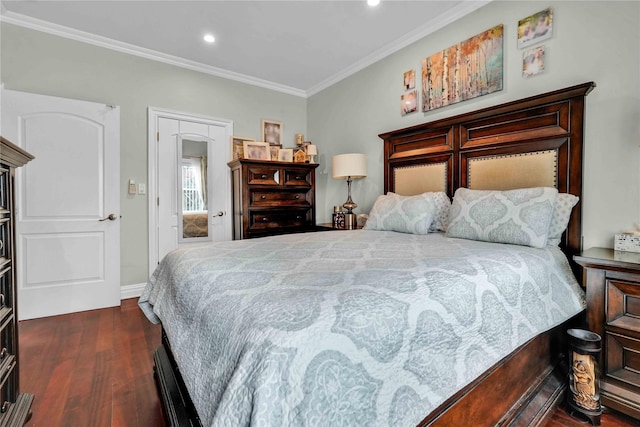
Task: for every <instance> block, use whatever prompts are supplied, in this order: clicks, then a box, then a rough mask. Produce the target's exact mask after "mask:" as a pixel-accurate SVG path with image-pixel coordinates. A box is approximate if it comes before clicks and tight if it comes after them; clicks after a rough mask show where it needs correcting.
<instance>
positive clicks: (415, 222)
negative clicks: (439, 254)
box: [364, 193, 435, 234]
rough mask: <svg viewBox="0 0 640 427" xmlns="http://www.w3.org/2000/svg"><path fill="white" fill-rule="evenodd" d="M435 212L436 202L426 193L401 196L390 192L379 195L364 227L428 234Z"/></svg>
mask: <svg viewBox="0 0 640 427" xmlns="http://www.w3.org/2000/svg"><path fill="white" fill-rule="evenodd" d="M434 213H435V204H434V202H433V200H432V199H431V198H430V197H427V196H426V195H425V194H420V195H417V196H400V195H398V194H395V193H388V194H386V195H382V196H378V198H377V199H376V201H375V203H374V204H373V207H372V208H371V212H369V219H367V223H366V224H365V226H364V229H365V230H387V231H398V232H400V233H411V234H427V233H428V232H429V227H430V226H431V222H432V221H433V216H434Z"/></svg>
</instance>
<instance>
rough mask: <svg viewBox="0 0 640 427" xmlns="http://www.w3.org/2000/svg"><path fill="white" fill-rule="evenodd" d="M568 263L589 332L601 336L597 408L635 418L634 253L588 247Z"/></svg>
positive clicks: (639, 382)
mask: <svg viewBox="0 0 640 427" xmlns="http://www.w3.org/2000/svg"><path fill="white" fill-rule="evenodd" d="M574 259H575V261H576V262H577V263H578V264H580V265H581V266H582V268H583V270H584V276H583V281H584V285H585V286H586V290H587V323H588V327H589V330H591V331H593V332H595V333H597V334H598V335H600V336H601V337H602V352H601V353H600V371H601V373H602V377H601V383H600V384H601V386H600V396H601V401H602V404H603V405H605V406H608V407H610V408H612V409H615V410H617V411H620V412H623V413H625V414H627V415H630V416H632V417H634V418H637V419H640V253H633V252H621V251H614V250H613V249H606V248H591V249H589V250H587V251H584V252H582V253H581V254H580V255H579V256H576V257H574Z"/></svg>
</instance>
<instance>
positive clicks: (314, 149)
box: [307, 144, 318, 163]
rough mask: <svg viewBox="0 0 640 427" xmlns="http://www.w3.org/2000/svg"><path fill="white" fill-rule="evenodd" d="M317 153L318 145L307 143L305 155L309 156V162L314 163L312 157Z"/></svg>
mask: <svg viewBox="0 0 640 427" xmlns="http://www.w3.org/2000/svg"><path fill="white" fill-rule="evenodd" d="M317 155H318V147H316V146H315V145H313V144H309V145H307V157H308V158H309V163H315V161H314V159H313V158H314V157H315V156H317Z"/></svg>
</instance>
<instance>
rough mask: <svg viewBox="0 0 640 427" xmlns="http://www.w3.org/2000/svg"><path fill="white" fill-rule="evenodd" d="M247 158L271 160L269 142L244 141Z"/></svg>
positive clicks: (245, 156) (243, 145)
mask: <svg viewBox="0 0 640 427" xmlns="http://www.w3.org/2000/svg"><path fill="white" fill-rule="evenodd" d="M242 149H243V151H244V158H245V159H252V160H271V152H270V151H269V143H268V142H260V141H244V143H243V144H242Z"/></svg>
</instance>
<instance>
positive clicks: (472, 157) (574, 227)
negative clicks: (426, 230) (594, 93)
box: [379, 82, 595, 260]
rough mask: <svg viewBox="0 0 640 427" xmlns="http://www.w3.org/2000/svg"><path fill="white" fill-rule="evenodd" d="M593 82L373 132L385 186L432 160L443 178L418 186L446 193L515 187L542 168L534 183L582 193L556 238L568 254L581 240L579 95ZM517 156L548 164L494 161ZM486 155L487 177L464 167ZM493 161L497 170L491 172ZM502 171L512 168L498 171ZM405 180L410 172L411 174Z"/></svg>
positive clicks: (581, 97) (581, 123)
mask: <svg viewBox="0 0 640 427" xmlns="http://www.w3.org/2000/svg"><path fill="white" fill-rule="evenodd" d="M594 87H595V83H593V82H589V83H584V84H581V85H577V86H572V87H568V88H565V89H560V90H556V91H553V92H548V93H545V94H542V95H537V96H532V97H529V98H525V99H521V100H518V101H513V102H508V103H505V104H501V105H497V106H494V107H489V108H484V109H481V110H477V111H473V112H470V113H465V114H461V115H457V116H454V117H449V118H446V119H441V120H436V121H433V122H429V123H424V124H420V125H416V126H412V127H408V128H404V129H399V130H395V131H392V132H386V133H383V134H380V135H379V136H380V138H382V139H383V140H384V191H385V193H386V192H388V191H396V184H397V183H396V173H397V172H399V171H406V170H410V169H420V167H421V166H425V165H426V166H429V165H433V166H437V167H436V170H437V171H441V172H442V180H441V181H442V184H441V185H440V184H439V183H436V185H435V187H430V186H429V185H428V184H427V185H426V187H424V188H426V189H427V191H435V190H436V189H437V188H438V187H441V189H442V191H446V192H447V194H448V195H449V197H452V196H453V194H454V192H455V190H456V189H457V188H458V187H469V188H484V189H506V188H518V184H517V183H527V182H531V180H530V175H535V173H533V174H532V171H533V172H537V171H538V169H548V170H546V171H545V174H546V177H543V178H540V179H541V181H538V182H542V183H546V182H550V184H539V185H555V186H556V188H557V189H558V191H559V192H561V193H571V194H574V195H576V196H578V197H580V200H581V201H580V202H578V204H577V205H576V207H574V209H573V212H572V215H571V220H570V222H569V226H568V228H567V231H566V232H565V234H564V236H563V239H562V243H561V247H562V248H563V250H564V251H565V253H566V254H567V256H568V257H569V259H570V260H571V259H572V256H573V255H574V254H576V253H579V252H580V250H581V247H582V154H583V142H584V102H585V96H586V95H587V94H588V93H589V92H591V90H592V89H593V88H594ZM540 153H543V155H542V156H540V155H539V154H540ZM523 156H527V158H534V157H539V158H545V159H546V158H547V157H549V158H550V159H551V160H550V161H549V162H547V160H542V161H543V162H547V163H549V165H547V164H546V163H545V164H542V163H540V162H539V163H532V165H533V166H530V169H529V170H527V171H525V172H523V170H526V169H523V168H521V166H520V164H516V163H514V166H513V167H504V166H507V165H506V163H505V162H503V163H500V161H502V160H506V161H507V162H508V161H509V160H508V159H516V158H518V161H522V158H523ZM485 159H487V160H489V159H490V160H494V163H487V164H489V165H493V166H492V167H493V169H494V171H493V172H495V173H494V174H493V175H494V176H492V177H490V178H489V179H488V180H484V178H482V177H477V176H476V175H478V174H476V175H472V174H471V165H472V164H480V162H481V161H484V160H485ZM540 165H542V166H540ZM496 168H497V169H500V170H498V171H496V170H495V169H496ZM477 169H479V170H482V171H483V172H482V174H483V175H486V174H487V172H486V171H487V169H488V168H477ZM505 171H509V172H508V173H509V174H511V175H507V176H505V175H504V173H503V172H505ZM438 173H440V172H436V174H438ZM505 173H506V172H505ZM550 174H551V175H552V176H551V177H550V178H549V177H548V175H550ZM472 176H473V178H474V180H475V181H474V183H476V182H478V181H483V183H482V184H479V185H478V184H476V185H472V182H471V177H472ZM424 177H425V178H424V180H426V181H434V179H433V174H432V172H428V173H426V175H424ZM536 179H537V178H536ZM418 180H419V179H418ZM411 181H416V178H415V177H412V178H411ZM435 181H439V179H436V180H435ZM514 183H515V184H514ZM503 184H504V185H503ZM520 186H526V185H522V184H521V185H520ZM528 186H534V185H528ZM429 188H432V189H429Z"/></svg>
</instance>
